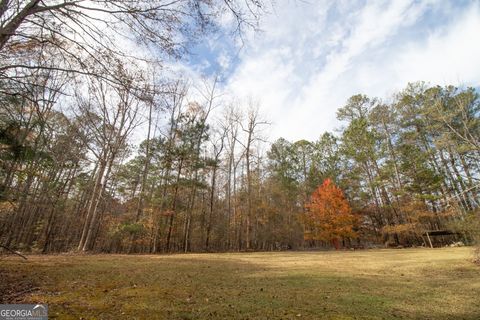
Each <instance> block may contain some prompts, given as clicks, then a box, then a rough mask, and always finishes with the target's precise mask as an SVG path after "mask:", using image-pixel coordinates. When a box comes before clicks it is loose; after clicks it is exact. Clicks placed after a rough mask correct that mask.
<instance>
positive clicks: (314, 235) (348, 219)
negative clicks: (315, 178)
mask: <svg viewBox="0 0 480 320" xmlns="http://www.w3.org/2000/svg"><path fill="white" fill-rule="evenodd" d="M306 209H307V212H306V213H305V216H304V218H305V219H304V222H305V234H304V237H305V240H320V241H325V242H330V243H331V244H332V245H333V246H334V247H335V249H338V248H339V240H341V239H342V238H343V239H345V238H356V237H357V234H356V232H355V231H354V230H353V227H354V225H355V222H356V217H355V216H354V215H353V214H352V209H351V208H350V205H349V204H348V202H347V199H345V196H344V194H343V191H342V190H341V189H340V188H339V187H337V186H336V185H335V184H334V183H333V182H332V180H331V179H326V180H325V181H324V182H323V184H322V185H321V186H319V187H318V188H317V189H316V190H315V191H314V192H313V194H312V196H311V198H310V202H309V203H308V204H307V205H306Z"/></svg>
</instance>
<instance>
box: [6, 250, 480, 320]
mask: <svg viewBox="0 0 480 320" xmlns="http://www.w3.org/2000/svg"><path fill="white" fill-rule="evenodd" d="M216 257H217V258H209V257H208V256H205V257H203V255H191V256H190V255H186V256H181V257H180V256H73V257H68V258H64V257H55V256H53V257H38V258H37V259H32V261H31V263H19V262H18V261H7V262H6V263H4V264H3V265H2V266H0V269H3V270H1V271H2V272H8V273H15V274H16V275H18V276H21V277H23V279H29V280H32V281H35V282H36V285H38V286H39V287H40V291H39V292H35V293H32V294H28V295H26V296H24V297H23V300H22V301H23V302H30V303H38V302H42V303H48V304H49V310H50V317H51V318H52V319H53V318H59V319H79V318H84V319H472V320H473V319H479V315H480V306H479V305H478V297H479V296H480V286H479V283H478V281H477V279H479V275H480V272H479V270H477V269H474V268H468V267H461V268H452V269H448V270H443V269H440V270H437V269H436V267H435V266H432V267H431V268H430V269H427V268H424V269H419V270H418V273H416V274H413V275H407V276H404V275H402V274H397V273H395V272H388V271H389V270H382V271H387V272H382V273H379V274H371V275H359V274H355V273H354V272H352V273H345V272H343V273H341V272H335V271H332V270H331V269H314V268H312V269H307V270H306V269H304V268H302V269H300V268H298V269H297V268H295V267H292V266H290V267H288V268H287V267H284V268H282V263H281V261H280V262H278V263H279V264H278V266H276V267H275V268H271V267H269V266H266V265H264V264H260V263H254V262H250V261H245V259H238V258H237V257H235V256H234V255H232V256H225V257H224V258H218V257H219V256H216ZM6 303H8V301H7V302H6Z"/></svg>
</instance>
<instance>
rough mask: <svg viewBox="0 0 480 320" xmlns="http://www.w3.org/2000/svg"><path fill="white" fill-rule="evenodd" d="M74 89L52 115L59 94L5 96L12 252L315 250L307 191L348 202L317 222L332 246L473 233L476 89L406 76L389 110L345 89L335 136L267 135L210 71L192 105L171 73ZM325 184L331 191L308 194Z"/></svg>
mask: <svg viewBox="0 0 480 320" xmlns="http://www.w3.org/2000/svg"><path fill="white" fill-rule="evenodd" d="M122 72H124V73H125V77H127V74H126V71H125V70H122V69H119V70H117V74H121V73H122ZM79 87H80V88H81V91H82V92H77V93H76V95H75V99H74V105H75V108H72V109H67V110H69V112H66V111H61V110H60V108H56V105H57V104H61V103H62V102H61V100H60V99H59V100H58V101H54V100H48V101H49V103H46V104H41V105H39V104H35V103H34V102H32V101H38V100H37V99H33V96H32V98H31V99H26V98H25V95H22V96H20V97H9V98H8V100H7V101H8V103H7V104H5V108H4V109H3V110H4V111H2V114H1V116H2V117H1V121H2V132H1V139H2V140H1V141H2V150H1V161H2V162H1V164H2V175H1V179H2V189H1V201H2V202H1V203H2V205H1V212H0V213H1V216H0V217H1V220H0V222H1V225H0V227H1V241H2V243H4V244H5V245H7V246H9V247H15V248H22V249H31V250H36V251H42V252H61V251H70V250H80V251H90V250H93V251H97V252H127V253H160V252H191V251H230V250H282V249H303V248H312V247H318V246H328V245H330V240H331V239H330V238H329V237H328V236H320V237H315V236H312V228H311V226H312V224H311V223H312V220H308V219H307V218H308V216H309V215H310V216H311V212H312V208H313V207H315V206H317V207H318V206H323V207H324V203H325V201H324V202H323V204H322V201H320V202H319V201H316V200H315V199H316V198H315V197H320V198H321V197H323V198H322V199H329V198H332V197H333V198H335V197H336V198H338V199H340V198H341V197H343V196H341V195H339V193H338V192H340V193H342V194H344V197H345V199H346V201H347V202H348V203H347V205H348V209H347V208H346V207H345V206H344V205H343V204H342V203H340V206H338V209H335V210H334V211H335V212H339V213H340V212H341V211H345V212H346V214H347V215H345V216H344V217H345V219H344V220H339V219H341V216H339V215H336V213H335V212H333V213H332V214H333V215H332V214H331V218H328V219H327V218H325V219H327V220H325V219H324V220H322V224H321V225H322V227H321V228H320V229H321V230H317V231H316V232H318V234H325V232H327V231H328V230H330V229H331V230H333V231H331V232H330V234H332V232H333V234H336V235H337V236H335V242H334V244H335V246H336V247H338V246H339V245H338V241H340V242H341V244H342V245H343V246H350V247H351V246H357V245H361V246H367V245H374V244H382V245H383V244H384V243H387V244H391V245H402V246H412V245H422V243H424V242H425V238H424V233H425V232H426V231H432V230H455V231H458V232H459V234H458V235H457V238H458V239H461V240H462V241H467V242H468V241H472V240H473V238H474V237H475V235H476V232H478V229H477V228H476V227H472V226H473V224H472V223H473V221H474V218H475V215H476V214H477V215H478V203H479V190H478V189H479V182H478V181H479V170H480V168H479V161H478V160H479V155H480V149H479V133H480V130H479V129H480V128H479V124H480V122H479V117H478V116H479V95H478V92H477V91H476V90H475V89H472V88H457V87H453V86H447V87H439V86H429V85H426V84H424V83H414V84H410V85H408V86H407V88H405V89H404V90H402V91H400V92H399V93H397V94H396V95H395V97H394V98H393V99H392V101H391V102H390V103H385V102H382V101H381V100H379V99H375V98H369V97H367V96H365V95H355V96H353V97H351V98H350V99H349V100H348V101H347V103H346V105H345V106H343V107H341V108H340V109H338V112H337V117H338V119H339V120H341V121H342V128H341V129H339V130H338V132H336V133H330V132H325V133H323V134H321V135H320V137H319V139H318V140H316V141H307V140H300V141H296V142H289V141H287V140H285V139H278V140H276V141H275V142H273V143H268V142H267V141H266V140H265V137H264V136H265V133H266V132H267V131H268V127H269V123H268V121H266V120H265V119H264V118H262V116H261V115H260V113H259V111H258V107H256V106H255V105H254V104H252V103H251V104H250V105H249V106H248V107H247V108H242V107H239V106H238V105H236V104H235V103H232V102H226V100H225V99H222V95H220V94H219V93H218V81H217V80H216V79H212V80H209V81H204V82H203V83H202V86H201V89H198V88H197V91H198V92H199V94H197V95H196V96H197V99H191V98H189V91H191V90H192V88H191V86H189V84H188V82H186V81H182V80H179V79H177V80H175V81H171V82H169V83H168V85H165V86H163V90H162V92H161V93H158V92H157V93H155V94H153V93H152V91H151V90H148V91H147V92H149V93H150V95H148V94H145V93H144V94H143V95H139V94H138V92H136V91H135V90H136V89H132V88H130V89H129V90H127V89H125V87H124V86H122V87H115V86H111V85H107V84H105V83H104V82H103V81H97V79H95V78H94V79H90V81H89V82H88V83H86V84H80V85H79ZM44 88H45V87H44ZM44 90H46V91H48V92H49V90H48V89H44ZM35 94H36V95H38V96H44V95H45V94H46V92H45V91H43V92H35ZM72 103H73V102H72ZM72 110H73V111H72ZM139 126H141V127H142V130H137V131H135V130H134V129H135V128H138V127H139ZM135 132H137V133H136V135H138V134H139V132H140V133H141V135H143V138H142V139H143V141H141V143H140V144H138V145H132V144H130V143H129V141H131V136H132V134H134V133H135ZM325 183H327V185H329V184H330V183H332V184H335V185H337V186H338V187H339V188H337V187H335V188H334V189H333V191H332V192H331V195H329V193H328V192H326V191H325V192H323V193H322V191H321V190H320V191H318V190H317V191H315V190H316V189H317V188H318V186H320V185H322V184H323V185H325ZM340 189H341V190H343V192H342V191H339V190H340ZM312 194H313V195H312ZM316 194H317V196H316ZM342 201H343V200H342ZM319 203H320V204H319ZM340 209H341V210H340ZM335 219H336V220H335ZM335 221H337V222H335ZM338 221H347V224H345V223H344V222H342V223H340V224H338ZM313 222H314V221H313ZM335 223H337V225H338V226H340V227H338V228H344V229H338V228H337V229H335V228H336V227H335V225H336V224H335ZM342 230H344V231H345V232H341V231H342ZM322 232H323V233H322Z"/></svg>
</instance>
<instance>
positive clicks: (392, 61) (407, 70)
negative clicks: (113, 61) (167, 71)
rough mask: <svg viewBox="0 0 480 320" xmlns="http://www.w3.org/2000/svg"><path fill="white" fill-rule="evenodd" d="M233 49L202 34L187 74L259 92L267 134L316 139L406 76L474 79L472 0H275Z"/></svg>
mask: <svg viewBox="0 0 480 320" xmlns="http://www.w3.org/2000/svg"><path fill="white" fill-rule="evenodd" d="M260 27H261V29H262V32H258V33H253V32H250V33H248V34H247V35H246V37H245V42H244V43H243V46H242V47H241V48H240V47H239V43H238V41H235V39H234V38H233V37H232V36H231V35H230V34H228V33H223V34H222V33H219V34H218V35H216V36H214V37H210V38H209V39H206V40H205V41H202V42H200V43H199V44H198V45H197V46H196V47H195V48H193V50H192V53H193V54H194V55H193V56H192V57H191V58H190V59H189V60H187V61H186V62H185V64H186V65H185V67H186V68H188V69H189V70H190V71H191V72H192V73H196V74H198V75H200V74H206V75H212V74H215V73H221V74H222V77H223V83H222V85H223V89H224V90H226V91H227V92H229V93H231V94H232V95H233V96H236V97H238V98H240V100H242V99H244V100H245V101H246V100H247V99H248V98H254V99H255V100H257V101H259V103H260V109H261V112H262V113H263V114H264V116H265V117H266V118H268V119H270V120H271V121H272V122H273V125H272V127H271V128H270V132H269V136H270V139H271V140H274V139H275V138H278V137H280V136H282V137H285V138H287V139H290V140H297V139H302V138H306V139H316V138H318V136H319V135H320V134H321V133H322V132H324V131H326V130H329V131H332V130H333V129H334V128H336V127H338V126H339V123H338V122H337V121H336V119H335V112H336V110H337V109H338V108H339V107H341V106H342V105H343V104H344V103H345V101H346V100H347V99H348V97H350V96H352V95H354V94H357V93H365V94H367V95H371V96H377V97H380V98H382V99H384V100H386V101H388V100H389V99H391V96H392V94H393V93H394V92H396V91H398V90H401V89H402V88H404V87H405V86H406V85H407V83H408V82H414V81H427V82H430V83H431V84H439V85H447V84H453V85H468V86H475V87H478V86H479V85H480V58H479V57H480V41H479V39H480V35H479V33H480V1H409V0H400V1H357V2H356V1H350V0H346V1H334V0H332V1H318V0H303V1H301V0H297V1H294V0H290V1H289V0H277V1H276V2H275V7H274V8H273V9H272V10H271V13H270V14H268V15H266V16H264V17H263V19H262V21H261V25H260Z"/></svg>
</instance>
